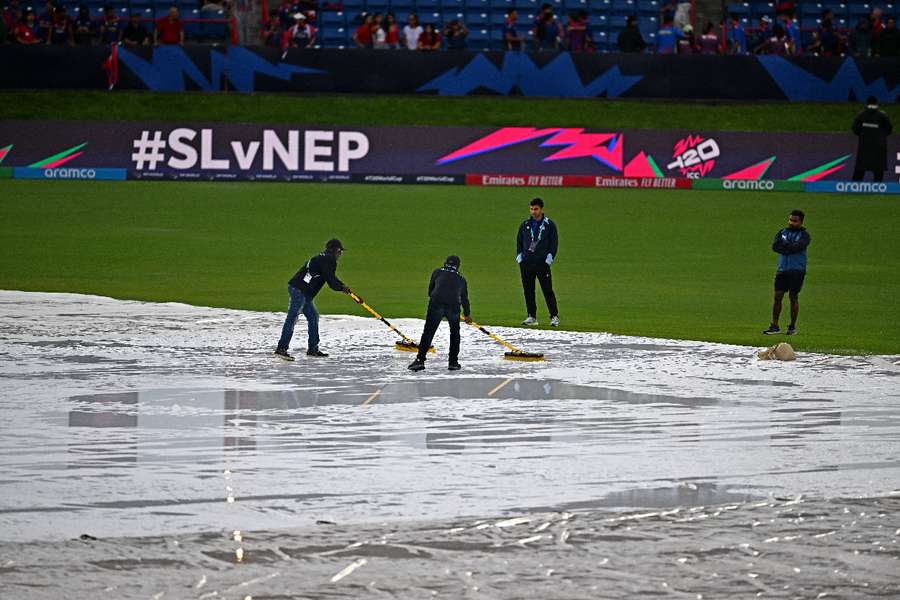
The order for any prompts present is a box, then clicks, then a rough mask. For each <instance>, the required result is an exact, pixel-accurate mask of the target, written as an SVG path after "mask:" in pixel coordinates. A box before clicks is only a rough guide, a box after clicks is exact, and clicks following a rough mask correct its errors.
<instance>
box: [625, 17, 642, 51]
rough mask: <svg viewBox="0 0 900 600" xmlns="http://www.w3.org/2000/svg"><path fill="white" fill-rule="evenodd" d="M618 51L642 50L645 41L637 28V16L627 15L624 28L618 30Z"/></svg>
mask: <svg viewBox="0 0 900 600" xmlns="http://www.w3.org/2000/svg"><path fill="white" fill-rule="evenodd" d="M618 44H619V52H643V51H644V49H645V48H646V47H647V42H645V41H644V37H643V36H642V35H641V30H640V29H638V25H637V17H636V16H634V15H629V16H628V18H627V19H626V20H625V29H623V30H622V31H620V32H619V39H618Z"/></svg>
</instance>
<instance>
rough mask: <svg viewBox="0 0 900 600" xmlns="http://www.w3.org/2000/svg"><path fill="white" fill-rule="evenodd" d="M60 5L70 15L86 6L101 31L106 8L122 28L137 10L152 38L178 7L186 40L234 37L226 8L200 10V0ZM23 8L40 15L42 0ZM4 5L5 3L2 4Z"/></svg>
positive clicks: (69, 1)
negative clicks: (161, 22)
mask: <svg viewBox="0 0 900 600" xmlns="http://www.w3.org/2000/svg"><path fill="white" fill-rule="evenodd" d="M57 4H58V5H59V6H64V7H65V8H66V11H67V13H68V15H69V17H70V18H74V17H75V16H76V15H77V14H78V9H79V7H80V6H81V5H85V6H86V7H87V9H88V12H89V14H90V16H91V18H92V21H93V23H94V25H95V30H96V31H99V28H100V24H101V23H102V22H103V21H104V20H105V17H106V13H105V8H106V7H107V6H109V7H111V8H112V9H113V12H114V14H115V16H116V20H117V22H118V25H119V28H120V29H121V28H123V27H124V26H125V25H126V24H127V22H128V19H129V17H130V16H131V15H132V14H134V13H137V14H139V15H140V16H141V22H142V23H143V24H144V26H145V27H146V28H147V31H148V32H149V33H150V35H151V38H152V35H153V31H154V29H155V26H156V21H157V20H158V19H159V18H160V17H163V16H165V15H166V14H168V11H169V8H171V7H172V6H175V7H177V8H178V9H179V13H180V18H181V20H182V23H183V25H184V32H185V41H186V42H187V41H193V42H202V43H229V42H230V41H231V40H232V35H231V33H232V32H231V29H232V19H231V17H230V15H229V11H228V10H227V9H224V8H223V9H219V10H204V11H201V9H200V8H199V6H198V4H197V2H195V1H191V2H179V1H178V0H176V1H174V2H171V1H157V0H62V1H59V0H58V1H57ZM20 7H21V8H22V9H23V10H29V9H30V10H32V11H34V12H35V14H39V13H40V12H41V11H42V10H43V2H38V1H37V0H31V1H30V2H29V1H23V2H20ZM3 8H5V5H4V6H3ZM94 43H99V36H98V35H96V34H95V39H94Z"/></svg>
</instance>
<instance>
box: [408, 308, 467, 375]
mask: <svg viewBox="0 0 900 600" xmlns="http://www.w3.org/2000/svg"><path fill="white" fill-rule="evenodd" d="M445 317H446V318H447V322H448V323H450V357H449V358H450V360H449V362H450V363H455V362H457V361H458V360H459V306H447V305H446V304H434V303H429V304H428V313H427V314H426V315H425V329H423V330H422V339H421V340H419V354H418V355H417V356H416V359H418V360H421V361H422V362H424V361H425V357H426V355H427V354H428V348H430V347H431V341H432V340H433V339H434V334H435V332H436V331H437V328H438V325H440V324H441V319H443V318H445Z"/></svg>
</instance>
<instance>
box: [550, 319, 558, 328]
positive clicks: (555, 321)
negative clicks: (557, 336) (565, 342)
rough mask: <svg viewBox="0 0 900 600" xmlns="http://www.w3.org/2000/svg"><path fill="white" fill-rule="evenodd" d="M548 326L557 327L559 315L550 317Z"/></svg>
mask: <svg viewBox="0 0 900 600" xmlns="http://www.w3.org/2000/svg"><path fill="white" fill-rule="evenodd" d="M550 327H559V317H550Z"/></svg>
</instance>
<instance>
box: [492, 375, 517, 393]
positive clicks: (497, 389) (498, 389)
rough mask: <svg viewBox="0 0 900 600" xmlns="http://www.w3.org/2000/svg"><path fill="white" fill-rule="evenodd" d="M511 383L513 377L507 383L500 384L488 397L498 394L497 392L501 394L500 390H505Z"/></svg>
mask: <svg viewBox="0 0 900 600" xmlns="http://www.w3.org/2000/svg"><path fill="white" fill-rule="evenodd" d="M510 381H512V377H510V378H509V379H507V380H506V381H504V382H503V383H501V384H499V385H498V386H497V387H495V388H494V389H492V390H491V391H489V392H488V396H493V395H494V394H496V393H497V392H499V391H500V390H502V389H503V388H505V387H506V386H507V385H509V382H510Z"/></svg>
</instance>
